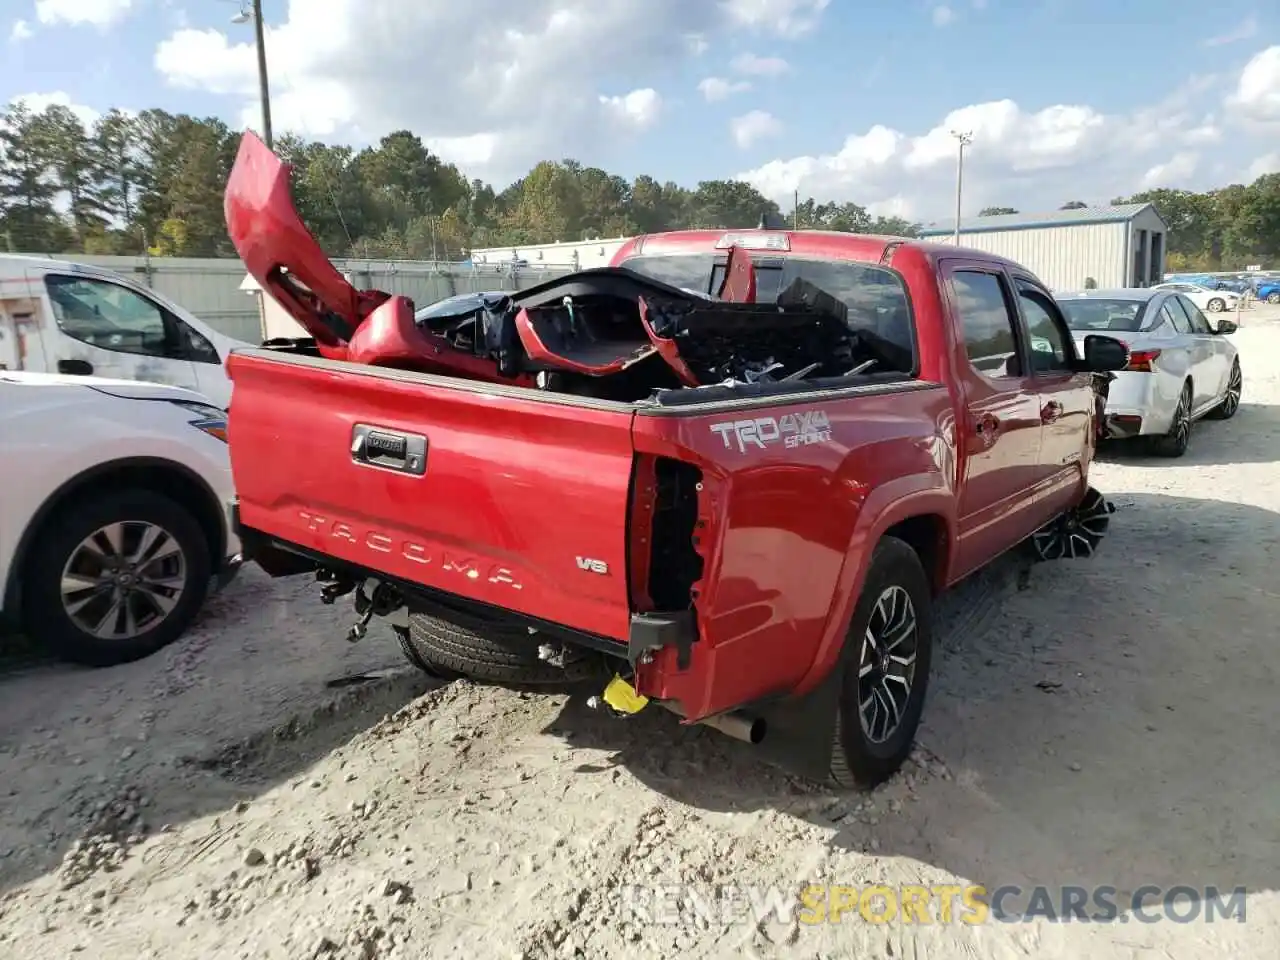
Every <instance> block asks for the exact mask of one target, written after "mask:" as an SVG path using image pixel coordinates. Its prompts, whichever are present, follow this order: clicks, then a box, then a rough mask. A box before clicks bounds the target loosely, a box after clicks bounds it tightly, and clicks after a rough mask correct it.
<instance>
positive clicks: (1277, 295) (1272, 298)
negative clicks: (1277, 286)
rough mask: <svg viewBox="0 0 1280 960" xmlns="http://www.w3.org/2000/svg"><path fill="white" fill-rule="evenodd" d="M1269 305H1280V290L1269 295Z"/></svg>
mask: <svg viewBox="0 0 1280 960" xmlns="http://www.w3.org/2000/svg"><path fill="white" fill-rule="evenodd" d="M1267 303H1272V304H1274V303H1280V290H1272V291H1271V292H1270V293H1268V294H1267Z"/></svg>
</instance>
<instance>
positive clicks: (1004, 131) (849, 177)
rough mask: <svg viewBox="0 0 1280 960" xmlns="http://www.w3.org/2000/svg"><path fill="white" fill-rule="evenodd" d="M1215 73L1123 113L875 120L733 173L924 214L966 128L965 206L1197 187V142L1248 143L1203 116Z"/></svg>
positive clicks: (1052, 111)
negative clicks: (917, 124)
mask: <svg viewBox="0 0 1280 960" xmlns="http://www.w3.org/2000/svg"><path fill="white" fill-rule="evenodd" d="M1226 82H1227V79H1226V78H1223V77H1216V78H1215V77H1192V78H1190V79H1189V80H1188V81H1187V82H1186V83H1185V84H1184V85H1182V86H1181V87H1179V88H1177V89H1175V90H1173V91H1172V92H1171V94H1170V95H1169V97H1168V98H1167V99H1166V100H1165V101H1164V102H1162V103H1155V104H1150V105H1147V106H1144V107H1142V108H1140V109H1137V110H1134V111H1132V112H1130V113H1127V114H1108V113H1103V112H1102V111H1099V110H1097V109H1095V108H1093V107H1090V106H1088V105H1084V104H1054V105H1051V106H1047V107H1042V108H1040V109H1029V108H1027V107H1024V106H1023V105H1020V104H1018V103H1016V102H1015V101H1013V100H995V101H991V102H987V103H980V104H972V105H970V106H967V107H961V108H959V109H956V110H952V111H951V112H950V113H948V114H946V115H945V116H942V117H940V118H939V119H938V121H937V122H936V123H935V124H933V125H932V126H931V127H929V128H928V129H923V130H915V131H912V130H903V129H895V128H892V127H889V126H887V125H884V124H875V125H873V126H871V127H870V128H869V129H867V130H866V131H865V132H862V133H855V134H851V135H848V136H846V137H845V138H844V140H843V142H842V143H839V144H838V145H836V146H834V148H833V149H832V150H831V151H830V152H821V153H813V154H809V155H799V156H791V157H786V158H781V159H777V160H773V161H770V162H768V163H765V164H762V165H761V166H759V167H757V168H755V169H753V170H747V171H743V172H741V173H739V174H738V176H739V177H740V178H741V179H744V180H746V181H748V182H750V183H752V184H754V185H755V186H756V187H757V188H758V189H760V190H761V192H763V193H764V194H765V195H766V196H768V197H770V198H771V199H774V200H777V201H778V202H780V203H787V202H789V198H790V197H791V195H792V191H794V190H797V189H798V190H800V192H801V194H802V195H805V196H813V197H814V198H815V199H817V200H819V201H824V200H839V201H846V200H854V201H856V202H858V203H861V204H863V205H864V206H866V207H867V208H868V209H870V210H872V211H873V212H881V213H888V212H892V213H894V214H896V215H901V216H906V217H911V218H919V219H922V220H931V219H935V218H939V217H944V216H946V215H948V214H949V213H950V211H951V205H952V204H953V202H954V191H955V163H956V151H957V146H958V145H957V143H956V139H955V137H954V136H952V133H951V131H953V130H965V131H972V132H973V141H972V143H971V144H970V145H969V147H968V148H966V151H965V213H966V215H967V214H972V213H976V212H977V211H978V210H979V209H981V208H982V207H985V206H1005V205H1008V206H1013V207H1016V208H1018V209H1020V210H1030V211H1034V210H1053V209H1056V208H1057V207H1059V206H1060V205H1061V204H1062V203H1064V202H1065V201H1067V200H1073V199H1081V200H1085V201H1087V202H1090V203H1104V204H1105V203H1107V202H1109V201H1110V200H1111V198H1112V197H1115V196H1121V195H1126V194H1131V193H1135V192H1137V191H1138V190H1140V189H1143V188H1144V187H1149V186H1181V187H1188V188H1191V189H1204V188H1207V187H1211V186H1217V185H1219V183H1217V182H1215V179H1216V178H1217V177H1220V176H1225V175H1224V174H1220V173H1219V172H1218V171H1217V170H1216V169H1215V163H1213V162H1211V161H1212V160H1213V158H1212V157H1210V156H1209V155H1208V153H1207V151H1208V150H1210V149H1214V148H1216V149H1217V150H1218V152H1219V154H1221V152H1222V151H1223V150H1224V148H1225V145H1226V144H1230V146H1231V150H1232V152H1233V153H1234V152H1236V151H1239V150H1240V149H1248V147H1247V146H1246V145H1245V144H1247V142H1248V141H1247V140H1246V141H1245V142H1244V143H1241V142H1236V139H1235V138H1234V137H1233V138H1232V139H1230V140H1228V139H1225V138H1223V135H1222V129H1221V126H1220V124H1219V123H1218V122H1217V121H1216V119H1215V118H1214V116H1213V114H1212V113H1211V107H1212V104H1213V102H1214V100H1215V99H1216V100H1218V101H1219V102H1220V98H1221V96H1222V91H1223V88H1224V84H1225V83H1226ZM1263 142H1265V141H1263ZM1260 152H1265V151H1260ZM1247 155H1248V154H1246V156H1247ZM1219 159H1221V157H1219ZM1259 162H1260V163H1261V162H1263V161H1261V160H1260V161H1259ZM1236 169H1237V170H1238V169H1239V168H1236ZM1236 175H1238V174H1236Z"/></svg>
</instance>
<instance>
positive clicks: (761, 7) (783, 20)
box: [721, 0, 831, 39]
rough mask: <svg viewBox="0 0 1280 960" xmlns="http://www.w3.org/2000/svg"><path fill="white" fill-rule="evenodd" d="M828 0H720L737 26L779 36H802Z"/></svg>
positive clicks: (816, 19) (812, 26)
mask: <svg viewBox="0 0 1280 960" xmlns="http://www.w3.org/2000/svg"><path fill="white" fill-rule="evenodd" d="M830 3H831V0H721V6H722V7H723V9H724V10H725V12H726V13H728V15H729V18H730V19H731V20H732V21H733V22H734V23H736V24H737V25H739V26H742V27H747V28H748V29H751V30H757V31H760V32H766V33H773V34H776V35H777V36H780V37H786V38H792V39H794V38H795V37H801V36H804V35H805V34H806V33H809V32H810V31H812V30H813V28H814V27H816V26H817V25H818V21H819V20H820V19H821V18H822V14H823V11H825V10H826V9H827V7H828V6H830Z"/></svg>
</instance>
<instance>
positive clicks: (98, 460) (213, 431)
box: [0, 371, 240, 666]
mask: <svg viewBox="0 0 1280 960" xmlns="http://www.w3.org/2000/svg"><path fill="white" fill-rule="evenodd" d="M0 450H3V451H4V457H3V458H2V459H0V491H3V493H2V494H0V616H2V617H3V618H4V619H5V620H7V621H10V622H11V623H13V624H16V625H17V626H19V627H20V628H22V629H23V632H24V633H26V634H27V636H28V637H29V638H30V639H31V640H33V641H35V642H36V643H38V644H41V645H43V646H45V647H47V648H48V649H49V650H51V651H52V652H53V653H55V654H57V655H58V656H61V657H62V658H64V659H66V660H70V661H73V662H77V663H82V664H87V665H90V666H109V665H112V664H118V663H125V662H128V661H131V660H137V659H139V658H141V657H145V656H147V655H149V654H151V653H154V652H155V651H157V650H159V649H160V648H161V647H164V646H166V645H167V644H169V643H171V642H172V641H173V640H175V639H177V638H178V637H179V636H181V635H182V633H183V631H185V630H186V629H187V626H188V625H189V624H190V623H191V621H192V619H193V618H194V617H195V615H196V613H197V612H198V611H199V610H200V607H201V605H202V604H203V602H204V600H205V597H206V595H207V594H208V593H209V591H210V589H211V588H217V587H220V586H222V585H224V584H225V583H227V582H228V581H229V580H230V579H231V578H232V577H233V576H234V574H235V572H236V569H237V568H238V566H239V553H240V542H239V540H238V538H237V537H236V535H235V533H234V532H233V531H232V530H231V528H230V525H229V520H228V514H227V511H226V509H225V504H226V502H227V498H228V497H230V496H231V495H232V493H233V487H232V482H231V464H230V458H229V456H228V453H227V440H226V414H225V412H224V411H222V410H221V409H219V408H217V407H214V406H212V405H211V404H210V403H209V402H208V401H207V400H205V399H204V397H202V396H201V395H199V394H197V393H194V392H192V391H189V390H183V389H180V388H177V387H168V386H164V385H161V384H154V383H140V382H136V381H130V380H107V379H103V378H98V377H78V376H68V375H61V374H41V373H26V372H17V371H0Z"/></svg>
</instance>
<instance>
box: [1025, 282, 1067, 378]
mask: <svg viewBox="0 0 1280 960" xmlns="http://www.w3.org/2000/svg"><path fill="white" fill-rule="evenodd" d="M1018 304H1019V306H1020V307H1021V308H1022V317H1023V319H1024V320H1025V321H1026V324H1027V333H1028V335H1029V336H1028V339H1029V340H1030V343H1029V346H1030V347H1031V370H1032V372H1033V373H1061V372H1068V373H1069V372H1071V359H1072V356H1073V353H1074V351H1073V349H1072V346H1071V343H1070V334H1068V333H1067V325H1066V321H1064V320H1062V319H1061V318H1060V316H1059V311H1058V306H1057V304H1055V303H1054V302H1053V301H1052V300H1051V299H1050V298H1049V297H1048V296H1047V295H1046V294H1045V293H1044V292H1043V291H1040V290H1037V289H1036V288H1035V287H1033V286H1031V285H1030V284H1029V283H1024V282H1023V281H1021V280H1019V281H1018Z"/></svg>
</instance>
